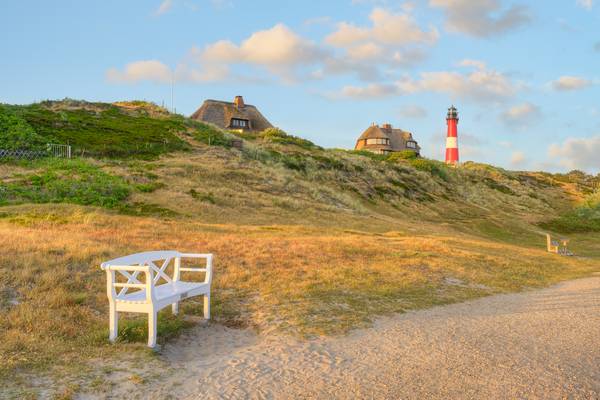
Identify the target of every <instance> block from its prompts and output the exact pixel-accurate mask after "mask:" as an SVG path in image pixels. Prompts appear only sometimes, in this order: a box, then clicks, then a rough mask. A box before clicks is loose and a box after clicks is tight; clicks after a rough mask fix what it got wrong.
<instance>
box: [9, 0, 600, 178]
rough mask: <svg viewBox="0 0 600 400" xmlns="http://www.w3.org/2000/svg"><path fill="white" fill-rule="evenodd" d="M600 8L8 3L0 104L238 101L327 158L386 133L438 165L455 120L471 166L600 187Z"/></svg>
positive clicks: (563, 0) (437, 3)
mask: <svg viewBox="0 0 600 400" xmlns="http://www.w3.org/2000/svg"><path fill="white" fill-rule="evenodd" d="M596 2H597V0H547V1H525V0H516V1H509V0H478V1H473V0H415V1H394V0H387V1H385V0H381V1H376V0H327V1H312V0H305V1H293V2H291V1H290V2H283V1H275V0H253V1H248V0H246V1H242V0H127V1H123V0H118V1H117V0H102V1H99V0H97V1H93V0H89V1H76V0H71V1H67V0H53V1H42V0H38V1H33V0H18V1H17V0H12V1H11V0H3V1H2V3H1V4H0V55H1V56H0V57H1V58H0V102H2V103H11V104H27V103H32V102H37V101H40V100H45V99H62V98H65V97H69V98H74V99H85V100H89V101H106V102H113V101H119V100H133V99H142V100H148V101H153V102H156V103H157V104H164V105H165V106H166V107H168V108H171V107H173V108H174V109H175V110H176V111H177V112H178V113H181V114H184V115H190V114H192V113H193V112H194V111H195V110H196V109H197V108H198V107H199V106H200V105H201V104H202V102H203V101H204V100H205V99H218V100H229V101H232V100H233V98H234V96H236V95H243V96H244V99H245V101H246V103H248V104H253V105H256V106H257V107H258V108H259V110H261V112H262V113H263V114H264V115H265V116H266V117H267V118H268V119H269V120H270V121H271V122H272V123H273V124H274V125H276V126H278V127H280V128H281V129H283V130H285V131H286V132H288V133H290V134H293V135H297V136H301V137H304V138H307V139H310V140H312V141H314V142H315V143H317V144H319V145H321V146H324V147H328V148H353V147H354V144H355V141H356V139H357V138H358V136H359V135H360V134H361V133H362V132H363V131H364V130H365V129H366V128H367V127H368V126H369V125H371V123H379V124H382V123H391V124H393V125H394V126H395V127H399V128H402V129H404V130H408V131H410V132H412V133H413V135H414V137H415V139H417V140H418V141H419V144H420V145H421V146H422V148H423V150H422V152H423V155H425V156H427V157H430V158H434V159H443V157H444V151H445V134H446V121H445V116H446V111H447V108H448V107H450V105H455V106H456V107H457V108H458V110H459V113H460V123H459V146H460V151H461V161H467V160H473V161H478V162H484V163H490V164H494V165H499V166H502V167H505V168H509V169H516V170H547V171H563V172H564V171H569V170H572V169H580V170H584V171H587V172H590V173H598V172H600V156H599V154H600V101H599V100H600V4H596ZM173 82H174V84H173V85H172V83H173ZM172 86H173V93H174V96H173V102H171V88H172Z"/></svg>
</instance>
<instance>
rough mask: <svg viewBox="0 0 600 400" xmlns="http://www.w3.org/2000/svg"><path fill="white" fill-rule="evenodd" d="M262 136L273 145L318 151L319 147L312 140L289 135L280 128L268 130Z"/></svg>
mask: <svg viewBox="0 0 600 400" xmlns="http://www.w3.org/2000/svg"><path fill="white" fill-rule="evenodd" d="M260 136H261V137H262V138H263V139H265V140H267V141H270V142H273V143H281V144H291V145H294V146H298V147H301V148H303V149H307V150H312V149H318V148H320V147H319V146H317V145H315V144H314V143H313V142H311V141H310V140H306V139H302V138H299V137H296V136H292V135H288V134H287V133H285V132H284V131H282V130H281V129H279V128H268V129H265V130H264V131H262V132H261V133H260Z"/></svg>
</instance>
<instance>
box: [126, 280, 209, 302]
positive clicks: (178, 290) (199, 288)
mask: <svg viewBox="0 0 600 400" xmlns="http://www.w3.org/2000/svg"><path fill="white" fill-rule="evenodd" d="M204 290H205V291H206V292H208V290H209V286H208V284H206V283H202V282H201V283H197V282H184V281H177V282H171V283H165V284H163V285H157V286H155V287H154V295H155V296H156V300H157V301H159V302H162V301H164V300H166V299H168V298H170V297H178V296H181V295H182V294H188V295H189V296H194V295H197V294H200V293H202V292H203V291H204ZM190 292H198V293H197V294H196V293H190ZM116 300H117V301H118V302H135V303H145V302H146V289H142V290H138V291H136V292H133V293H128V294H126V295H123V296H121V297H118V298H117V299H116Z"/></svg>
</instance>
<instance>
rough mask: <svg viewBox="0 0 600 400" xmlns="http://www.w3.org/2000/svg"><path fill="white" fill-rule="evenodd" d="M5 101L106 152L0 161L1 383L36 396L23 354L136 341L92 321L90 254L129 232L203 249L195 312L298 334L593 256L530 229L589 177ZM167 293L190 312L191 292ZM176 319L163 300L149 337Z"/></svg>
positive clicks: (55, 133) (106, 353)
mask: <svg viewBox="0 0 600 400" xmlns="http://www.w3.org/2000/svg"><path fill="white" fill-rule="evenodd" d="M11 112H12V113H13V114H11V115H17V117H18V118H22V120H19V121H17V122H18V123H19V124H20V123H22V122H23V121H26V122H25V123H27V124H30V125H29V126H31V127H33V128H32V129H34V130H33V131H31V132H35V134H36V135H41V136H42V137H44V138H45V139H48V138H53V139H57V140H58V139H60V140H63V141H64V140H68V141H69V142H70V143H72V144H75V145H76V146H77V145H81V146H83V147H84V148H85V149H86V151H88V153H87V154H94V155H96V156H102V157H107V158H105V159H98V158H96V159H93V160H92V159H75V160H70V161H61V160H58V161H56V160H42V161H36V162H9V163H0V205H1V206H2V207H1V208H0V246H2V249H3V252H1V253H0V360H2V361H3V362H2V363H0V381H2V382H5V383H6V384H7V385H8V384H9V383H10V385H11V387H12V388H16V389H15V391H13V392H11V393H16V395H14V396H13V397H15V398H24V397H26V396H30V395H31V396H33V397H35V396H36V392H35V390H30V389H24V388H26V387H27V386H28V384H29V383H30V379H31V377H32V373H33V374H35V377H36V379H42V378H44V379H47V380H46V381H45V382H46V383H47V385H50V383H48V382H50V381H57V382H58V381H61V380H63V381H65V382H66V381H70V380H69V379H67V378H68V377H73V376H75V377H76V376H79V375H82V374H88V373H89V371H90V370H93V369H94V368H93V366H94V363H95V364H102V362H99V361H98V360H107V359H123V357H124V355H127V356H128V357H132V358H133V359H136V358H137V357H141V358H143V357H147V356H149V355H150V354H152V353H149V352H148V351H147V350H146V349H145V341H146V339H145V337H146V325H145V319H144V317H141V316H135V315H127V314H126V315H125V316H124V317H123V320H122V322H121V335H120V343H119V344H118V345H116V346H112V345H109V344H108V342H107V339H106V338H107V334H108V329H107V325H108V324H107V316H108V302H107V299H106V293H105V290H106V289H105V275H104V274H103V273H102V272H101V271H100V269H99V265H100V263H101V262H102V261H105V260H107V259H111V258H114V257H117V256H121V255H124V254H128V253H132V252H136V251H145V250H153V249H156V250H158V249H178V250H182V251H193V252H195V251H207V252H212V253H214V254H215V255H216V263H215V280H214V287H213V304H212V305H213V317H214V322H216V323H220V324H224V325H227V326H230V327H248V328H252V329H255V330H256V331H258V332H260V333H262V334H265V335H267V334H271V333H279V334H290V335H297V336H300V337H314V336H319V335H337V334H344V333H346V332H348V331H350V330H352V329H356V328H359V327H365V326H368V325H369V324H370V323H371V322H372V321H373V320H374V319H375V318H377V317H378V316H380V315H384V314H388V313H395V312H404V311H407V310H413V309H419V308H424V307H430V306H433V305H439V304H447V303H452V302H457V301H462V300H466V299H471V298H475V297H479V296H484V295H489V294H494V293H504V292H511V291H518V290H523V289H527V288H534V287H542V286H546V285H549V284H552V283H555V282H558V281H561V280H565V279H572V278H577V277H581V276H586V275H589V274H591V273H593V272H597V271H599V267H598V263H597V259H598V257H600V245H599V244H598V243H599V241H598V239H600V234H599V233H598V232H597V231H594V230H593V229H592V230H590V229H587V230H585V231H583V230H581V229H579V230H572V231H571V232H573V233H572V234H571V235H570V238H571V239H572V246H573V247H572V249H573V250H574V251H575V252H576V253H577V254H579V255H582V256H585V257H587V258H564V257H558V256H556V255H551V254H548V253H546V252H545V236H544V233H545V231H543V230H542V229H550V230H551V231H553V232H552V233H560V232H561V230H564V229H563V228H561V227H560V226H558V225H556V223H555V221H556V220H558V219H560V218H563V217H564V216H568V215H570V214H569V213H572V212H573V210H574V209H573V206H574V204H580V205H581V204H583V205H584V206H585V207H587V208H585V207H584V208H585V209H586V210H587V209H589V210H591V211H586V212H591V213H595V212H596V211H597V202H594V201H595V200H594V199H595V197H594V196H596V194H594V188H595V187H596V185H597V183H598V177H590V176H587V175H585V174H584V175H581V174H578V173H572V174H565V175H560V176H558V175H551V174H545V173H521V172H511V171H506V170H503V169H501V168H496V167H493V166H490V165H484V164H476V163H466V164H463V165H461V166H459V167H457V168H449V167H447V166H445V165H444V164H442V163H439V162H436V161H432V160H426V159H420V158H415V157H413V156H411V155H409V154H400V155H398V156H396V157H388V156H380V155H374V154H371V153H365V152H353V151H343V150H326V149H322V148H320V147H318V146H315V145H314V144H312V143H310V142H308V141H305V140H304V139H301V138H298V137H295V136H292V135H288V134H286V133H284V132H282V131H279V130H271V131H268V132H263V133H262V134H253V135H251V137H250V136H249V135H245V134H241V135H239V137H241V138H243V139H244V148H243V149H242V150H239V149H235V148H231V146H230V144H231V138H232V136H231V135H232V134H231V133H228V132H223V131H221V130H218V129H216V128H214V127H212V126H208V125H205V124H201V123H197V122H194V121H190V120H187V119H185V118H183V117H181V116H174V115H169V114H168V113H166V112H165V111H164V110H162V109H160V108H159V107H157V106H154V105H148V104H146V103H136V102H133V103H121V104H119V105H118V106H115V105H107V104H95V103H85V102H83V103H81V104H79V103H77V102H75V103H73V102H70V101H67V102H59V103H53V102H48V103H42V104H39V105H33V106H27V107H21V108H19V107H16V108H14V109H12V111H11ZM14 113H16V114H14ZM9 122H10V123H11V124H13V123H16V122H15V120H14V119H12V117H11V119H10V121H9ZM146 128H147V129H146ZM31 132H30V133H31ZM101 132H103V133H106V135H104V136H102V135H98V133H101ZM140 132H142V133H140ZM17 139H18V140H20V139H19V137H17V138H16V139H15V140H17ZM71 140H73V141H71ZM179 150H181V151H179ZM586 202H587V203H586ZM580 209H582V208H579V209H576V210H580ZM576 212H579V211H576ZM594 215H595V214H594ZM584 219H585V218H579V219H578V220H577V221H576V223H577V227H581V226H587V225H585V220H584ZM544 224H548V225H544ZM183 310H184V315H188V316H189V315H191V316H194V315H198V316H199V315H202V310H201V305H200V303H199V302H196V301H194V300H188V301H186V302H185V305H184V307H183ZM190 325H191V322H190V320H188V319H186V318H183V317H181V316H180V317H173V316H171V315H170V313H169V312H168V311H164V312H162V313H161V314H160V316H159V340H161V341H163V342H164V341H166V340H171V339H172V338H173V337H175V336H177V335H178V334H179V333H180V332H181V331H183V330H185V329H186V328H187V327H189V326H190ZM150 357H152V356H151V355H150ZM92 375H93V374H92ZM92 375H89V376H92ZM94 376H95V375H94ZM62 378H65V379H62ZM96 378H97V376H95V377H94V378H93V379H92V380H95V379H96ZM86 379H87V378H86ZM88 384H89V386H90V387H91V386H94V384H93V383H92V382H88ZM100 384H101V383H100ZM39 385H41V384H38V386H39ZM77 390H78V389H77V388H75V387H71V386H69V385H63V387H61V388H60V392H57V395H58V396H59V397H60V396H62V397H63V398H69V396H72V395H73V393H76V392H77ZM4 393H8V391H4ZM2 394H3V391H0V395H2ZM11 396H12V395H11Z"/></svg>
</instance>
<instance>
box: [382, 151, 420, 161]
mask: <svg viewBox="0 0 600 400" xmlns="http://www.w3.org/2000/svg"><path fill="white" fill-rule="evenodd" d="M417 158H418V155H417V153H416V152H414V151H412V150H402V151H396V152H393V153H392V154H390V155H389V156H388V157H387V161H390V162H396V161H398V160H415V159H417Z"/></svg>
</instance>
